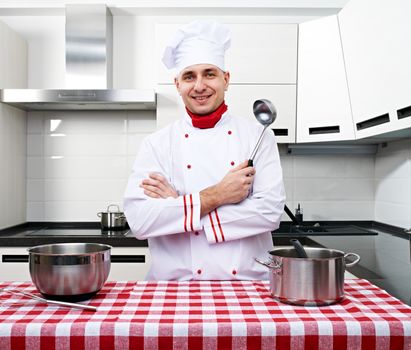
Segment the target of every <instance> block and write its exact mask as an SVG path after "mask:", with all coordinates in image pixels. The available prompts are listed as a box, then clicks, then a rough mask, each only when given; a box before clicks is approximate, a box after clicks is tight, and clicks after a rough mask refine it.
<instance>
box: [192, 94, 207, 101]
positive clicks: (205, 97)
mask: <svg viewBox="0 0 411 350" xmlns="http://www.w3.org/2000/svg"><path fill="white" fill-rule="evenodd" d="M210 97H211V95H207V96H192V98H193V99H194V100H196V101H198V102H202V101H206V100H207V99H209V98H210Z"/></svg>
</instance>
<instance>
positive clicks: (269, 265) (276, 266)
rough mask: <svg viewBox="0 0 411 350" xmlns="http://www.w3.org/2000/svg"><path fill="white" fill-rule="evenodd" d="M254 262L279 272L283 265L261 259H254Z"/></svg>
mask: <svg viewBox="0 0 411 350" xmlns="http://www.w3.org/2000/svg"><path fill="white" fill-rule="evenodd" d="M254 260H255V261H257V262H258V263H259V264H261V265H264V266H267V267H268V268H269V269H274V270H278V269H280V268H281V264H275V263H274V262H266V261H262V260H260V259H259V258H254Z"/></svg>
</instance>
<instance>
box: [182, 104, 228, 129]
mask: <svg viewBox="0 0 411 350" xmlns="http://www.w3.org/2000/svg"><path fill="white" fill-rule="evenodd" d="M186 111H187V113H188V115H189V116H190V118H191V122H192V123H193V126H194V127H195V128H200V129H210V128H214V126H215V125H216V124H217V123H218V121H219V120H220V119H221V116H222V115H223V114H224V113H225V112H226V111H227V105H226V104H225V103H224V102H223V103H222V104H221V105H220V107H218V108H217V109H216V110H215V111H214V112H212V113H210V114H206V115H198V114H194V113H193V112H190V111H189V110H188V109H187V107H186Z"/></svg>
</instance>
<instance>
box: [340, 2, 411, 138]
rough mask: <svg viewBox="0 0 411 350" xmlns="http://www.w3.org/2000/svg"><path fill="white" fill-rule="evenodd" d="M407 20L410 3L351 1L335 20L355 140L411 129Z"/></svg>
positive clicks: (410, 26) (409, 27)
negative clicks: (344, 69)
mask: <svg viewBox="0 0 411 350" xmlns="http://www.w3.org/2000/svg"><path fill="white" fill-rule="evenodd" d="M410 14H411V1H410V0H392V1H385V0H351V1H350V2H349V3H348V4H347V5H346V6H345V7H344V8H343V9H342V10H341V12H340V13H339V14H338V18H339V22H340V30H341V38H342V46H343V51H344V58H345V64H346V69H347V79H348V86H349V89H350V97H351V104H352V111H353V116H354V124H355V125H354V126H355V131H356V135H357V138H362V137H367V136H372V135H378V134H381V133H385V132H388V131H393V130H399V129H404V128H408V127H411V64H410V62H411V20H410Z"/></svg>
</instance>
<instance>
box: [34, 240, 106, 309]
mask: <svg viewBox="0 0 411 350" xmlns="http://www.w3.org/2000/svg"><path fill="white" fill-rule="evenodd" d="M28 252H29V268H30V276H31V279H32V281H33V283H34V284H35V286H36V287H37V289H38V290H39V292H40V293H41V294H43V295H44V296H45V297H46V298H47V299H55V300H66V301H80V300H86V299H89V298H90V297H91V296H93V295H94V294H96V293H97V292H98V291H99V290H100V289H101V287H103V285H104V283H105V282H106V281H107V277H108V275H109V272H110V266H111V246H109V245H106V244H98V243H56V244H47V245H40V246H36V247H32V248H29V249H28Z"/></svg>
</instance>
